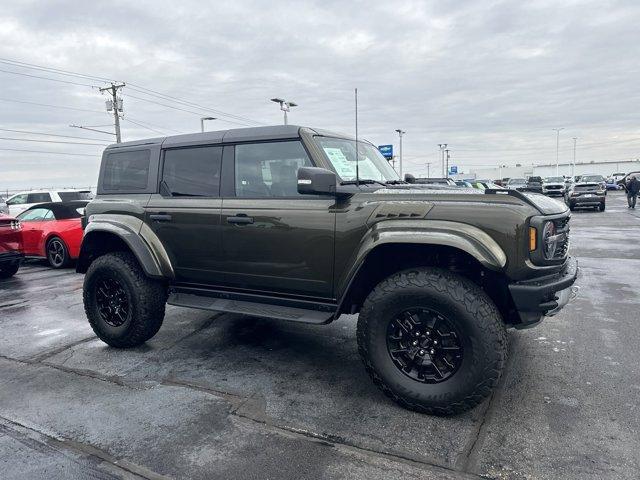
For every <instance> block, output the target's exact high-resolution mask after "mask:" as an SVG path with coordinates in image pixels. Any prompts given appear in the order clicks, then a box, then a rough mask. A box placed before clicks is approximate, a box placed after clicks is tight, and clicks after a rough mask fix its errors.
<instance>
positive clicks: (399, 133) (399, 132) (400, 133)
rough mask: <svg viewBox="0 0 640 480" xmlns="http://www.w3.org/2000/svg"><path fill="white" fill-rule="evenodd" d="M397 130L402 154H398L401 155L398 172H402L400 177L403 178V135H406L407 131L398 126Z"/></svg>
mask: <svg viewBox="0 0 640 480" xmlns="http://www.w3.org/2000/svg"><path fill="white" fill-rule="evenodd" d="M396 132H398V137H400V152H399V153H400V155H398V157H399V159H398V160H399V161H398V173H399V174H400V178H402V135H404V134H405V133H407V132H404V131H402V129H400V128H398V129H396Z"/></svg>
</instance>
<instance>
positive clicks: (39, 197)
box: [27, 193, 51, 203]
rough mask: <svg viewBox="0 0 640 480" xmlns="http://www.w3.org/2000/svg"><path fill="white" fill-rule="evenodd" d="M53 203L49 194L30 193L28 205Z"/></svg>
mask: <svg viewBox="0 0 640 480" xmlns="http://www.w3.org/2000/svg"><path fill="white" fill-rule="evenodd" d="M50 201H51V195H49V194H48V193H30V194H29V195H28V196H27V203H45V202H50Z"/></svg>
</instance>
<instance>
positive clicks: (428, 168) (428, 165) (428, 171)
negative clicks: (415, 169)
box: [427, 162, 431, 178]
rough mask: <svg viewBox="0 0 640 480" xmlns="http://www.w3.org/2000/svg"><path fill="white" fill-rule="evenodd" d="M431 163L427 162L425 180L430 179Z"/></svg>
mask: <svg viewBox="0 0 640 480" xmlns="http://www.w3.org/2000/svg"><path fill="white" fill-rule="evenodd" d="M430 169H431V162H427V178H431V172H430Z"/></svg>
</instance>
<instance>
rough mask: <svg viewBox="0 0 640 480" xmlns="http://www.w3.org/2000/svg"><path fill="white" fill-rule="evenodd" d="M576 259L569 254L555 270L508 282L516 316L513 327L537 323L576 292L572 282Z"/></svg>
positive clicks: (575, 270) (560, 307)
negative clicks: (563, 264) (552, 272)
mask: <svg viewBox="0 0 640 480" xmlns="http://www.w3.org/2000/svg"><path fill="white" fill-rule="evenodd" d="M578 272H579V268H578V261H577V260H576V259H575V258H573V257H569V259H568V260H567V263H566V265H565V267H564V268H563V269H562V271H560V272H559V273H555V274H553V275H548V276H545V277H538V278H534V279H531V280H523V281H520V282H516V283H512V284H510V285H509V291H510V292H511V298H512V299H513V303H514V305H515V307H516V310H517V311H518V314H519V315H520V320H521V323H520V324H518V325H516V328H526V327H529V326H533V325H535V324H536V323H538V322H539V321H540V320H541V319H542V317H543V316H545V315H546V316H549V317H550V316H553V315H555V314H557V313H558V312H559V311H560V310H562V308H563V307H564V306H565V305H566V304H567V303H569V302H570V301H571V300H572V299H573V298H575V296H576V294H577V290H578V288H577V287H574V286H573V284H574V283H575V281H576V278H578Z"/></svg>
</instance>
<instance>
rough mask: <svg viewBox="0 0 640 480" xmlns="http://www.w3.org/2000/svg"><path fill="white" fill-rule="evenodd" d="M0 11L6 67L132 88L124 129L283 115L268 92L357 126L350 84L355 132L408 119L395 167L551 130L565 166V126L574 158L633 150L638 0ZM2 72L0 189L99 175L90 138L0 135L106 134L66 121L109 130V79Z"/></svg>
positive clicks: (375, 137)
mask: <svg viewBox="0 0 640 480" xmlns="http://www.w3.org/2000/svg"><path fill="white" fill-rule="evenodd" d="M0 5H1V7H2V15H1V16H0V57H1V58H2V59H3V60H12V61H19V62H26V63H30V64H35V65H41V66H45V67H49V68H56V69H61V70H65V71H72V72H78V73H82V74H88V75H92V76H96V77H104V78H109V79H114V80H119V81H123V82H126V83H129V84H131V87H129V86H127V87H125V88H124V89H123V98H124V119H125V120H124V121H123V122H122V132H123V139H124V140H133V139H137V138H144V137H151V136H159V134H158V132H162V133H163V134H173V133H177V132H194V131H198V130H199V128H200V120H199V117H200V116H205V115H211V116H214V117H220V120H216V121H213V122H208V128H210V129H214V128H220V129H222V128H234V127H237V126H238V123H241V124H248V125H249V124H250V125H257V124H277V123H281V122H282V116H281V112H280V111H279V110H278V108H277V106H276V105H275V104H273V103H271V102H270V101H269V99H270V98H272V97H276V96H278V97H283V98H286V99H289V100H293V101H295V102H297V103H298V104H299V105H300V106H299V107H297V108H295V109H293V111H292V112H291V115H290V122H291V123H295V124H300V125H308V126H317V127H322V128H329V129H332V130H337V131H344V132H346V133H350V134H352V133H353V132H354V114H353V89H354V87H357V88H358V91H359V103H360V132H361V134H362V136H363V137H366V138H367V139H369V140H370V141H372V142H374V143H376V144H385V143H394V144H396V145H397V134H396V133H395V132H394V130H395V129H397V128H402V129H403V130H405V131H406V132H407V133H406V135H405V137H404V153H405V171H410V172H413V173H415V174H424V173H426V162H432V163H433V165H432V167H431V168H432V169H433V168H436V164H437V163H438V162H439V153H438V146H437V144H438V143H445V142H446V143H448V144H449V145H450V148H451V149H452V158H453V161H452V163H453V164H457V165H459V166H461V168H462V169H464V170H468V169H469V167H472V166H474V165H476V166H481V165H483V166H484V165H497V164H500V163H502V164H507V165H513V164H516V163H522V164H531V163H535V164H544V163H552V162H555V154H556V149H555V145H556V137H555V135H556V134H555V132H554V131H553V130H552V129H553V128H556V127H564V130H563V131H562V132H561V136H560V158H561V160H563V159H564V160H569V159H570V158H571V156H572V152H573V140H572V137H578V143H577V145H578V148H577V156H578V161H580V160H586V161H590V160H626V159H631V158H638V157H640V122H639V119H640V114H639V113H640V112H639V110H640V88H639V86H640V61H639V60H640V2H638V1H634V0H630V1H627V2H623V1H619V2H618V1H610V2H606V1H602V0H599V1H540V2H529V1H521V0H520V1H493V2H490V1H478V2H472V1H443V0H438V1H433V2H420V1H404V2H396V1H390V0H384V1H378V0H367V1H363V2H345V1H335V2H334V1H331V0H322V1H317V2H278V1H243V0H234V1H230V2H224V1H214V2H202V1H200V2H196V1H193V2H192V1H187V0H181V1H179V2H176V1H174V0H172V1H158V0H156V1H153V2H143V1H135V2H132V1H126V2H118V1H111V2H86V1H82V2H69V1H27V0H19V1H8V0H3V1H2V2H1V3H0ZM0 70H3V71H0V86H1V91H0V128H2V129H5V130H1V131H0V137H2V140H0V190H3V189H6V188H24V187H38V186H72V185H73V186H79V185H94V184H95V181H96V175H97V167H98V164H99V154H100V152H101V150H102V149H103V148H104V147H103V146H102V145H78V144H62V143H60V144H58V143H45V142H27V141H16V140H7V139H12V138H21V139H37V140H47V141H69V142H87V143H92V142H93V143H110V142H112V141H113V140H112V139H113V136H111V135H107V134H100V133H93V132H90V131H85V130H80V129H77V128H70V127H69V124H77V125H89V126H92V125H106V126H103V127H98V129H99V130H106V131H113V130H112V127H110V126H108V125H109V124H110V123H111V124H112V117H111V116H109V114H107V113H106V111H105V105H104V100H105V99H106V98H105V97H104V96H103V95H101V94H100V92H99V91H98V90H97V88H92V87H91V85H93V86H95V87H102V86H104V82H101V81H100V80H87V79H83V78H79V77H70V76H64V75H56V74H54V73H51V72H46V71H41V70H35V69H29V68H21V67H19V66H16V65H15V64H13V65H10V64H7V63H0ZM4 71H10V72H17V73H21V74H28V75H37V76H44V77H49V78H53V79H59V80H63V81H66V82H74V83H80V84H87V85H89V86H85V85H72V84H68V83H61V82H54V81H50V80H45V79H41V78H32V77H27V76H24V75H15V74H11V73H5V72H4ZM134 85H135V86H137V87H136V88H137V89H134ZM139 87H143V89H151V90H153V91H155V92H160V93H162V94H165V95H169V96H171V97H175V98H177V99H180V100H184V101H187V102H192V103H194V104H198V105H200V106H201V107H204V108H200V107H196V106H191V105H189V106H188V105H186V104H184V103H176V102H175V101H174V100H171V99H165V100H161V99H160V98H159V97H157V96H152V95H150V94H149V93H148V92H147V93H143V92H141V91H140V88H139ZM133 97H138V98H133ZM143 99H146V100H143ZM20 102H25V103H20ZM26 102H32V103H26ZM152 102H158V103H162V104H165V105H168V106H171V107H177V108H181V109H184V110H189V112H186V111H181V110H176V109H175V108H169V107H168V106H165V105H158V104H157V103H152ZM34 103H39V104H46V105H53V106H55V107H57V108H54V107H51V106H41V105H35V104H34ZM62 107H65V108H62ZM223 113H224V114H230V115H235V116H233V117H232V116H224V115H223ZM238 117H242V118H241V119H239V118H238ZM133 122H136V123H138V124H144V125H146V126H147V128H143V127H140V126H138V125H136V124H135V123H133ZM232 122H235V123H232ZM149 128H151V129H153V130H156V131H157V132H154V131H152V130H150V129H149ZM7 129H8V130H21V131H26V132H39V133H54V134H58V135H71V136H77V137H86V138H87V139H98V140H86V139H78V138H74V139H71V138H69V139H65V138H63V137H46V136H43V135H35V134H34V133H20V132H9V131H6V130H7ZM7 149H20V150H34V151H46V152H54V151H55V152H64V154H51V153H33V152H25V151H13V150H7ZM68 153H74V154H76V155H68ZM84 155H86V156H84ZM432 176H433V170H432Z"/></svg>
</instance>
